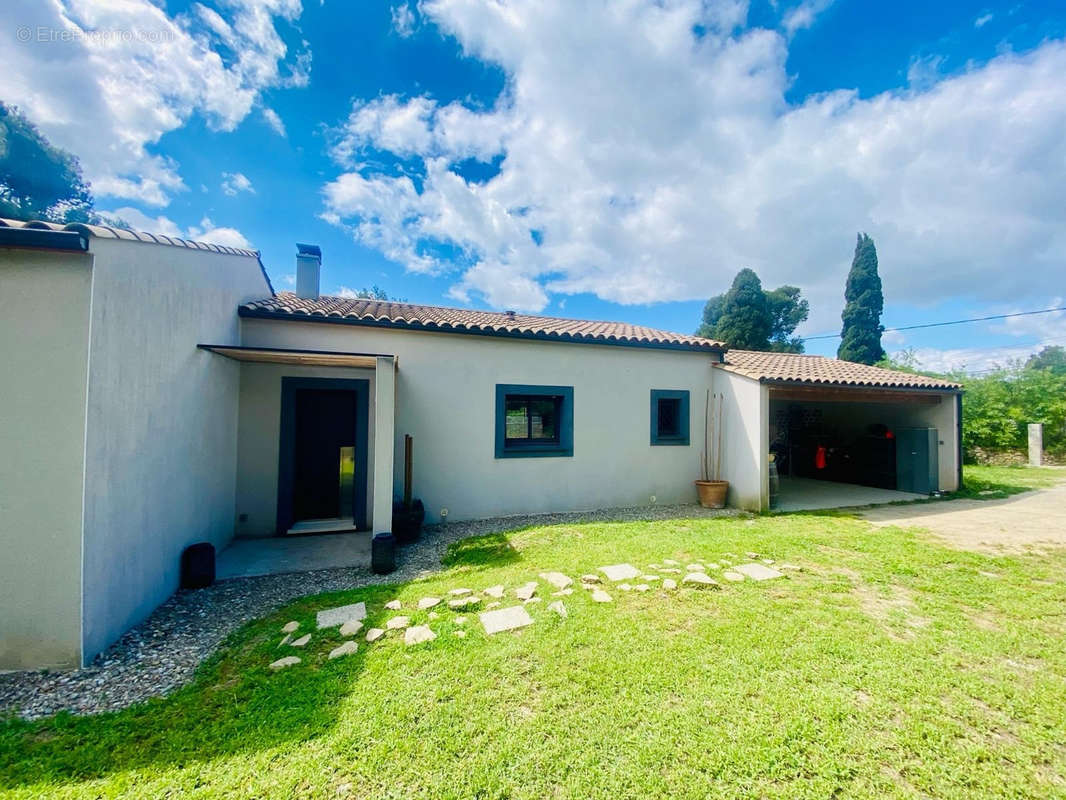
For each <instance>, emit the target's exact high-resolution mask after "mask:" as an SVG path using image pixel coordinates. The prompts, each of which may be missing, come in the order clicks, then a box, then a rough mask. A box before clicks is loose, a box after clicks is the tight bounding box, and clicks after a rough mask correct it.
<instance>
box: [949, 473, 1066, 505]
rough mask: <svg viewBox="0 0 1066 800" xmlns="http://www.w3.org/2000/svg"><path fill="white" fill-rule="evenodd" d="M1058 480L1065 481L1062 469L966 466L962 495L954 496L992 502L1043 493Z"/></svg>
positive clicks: (959, 493)
mask: <svg viewBox="0 0 1066 800" xmlns="http://www.w3.org/2000/svg"><path fill="white" fill-rule="evenodd" d="M1062 480H1066V469H1055V468H1051V467H1035V468H1034V467H980V466H969V465H968V466H966V467H964V468H963V488H962V491H960V492H958V493H957V495H956V496H958V497H976V498H979V499H992V500H995V499H997V498H1004V497H1008V496H1010V495H1012V494H1018V493H1019V492H1028V491H1030V490H1031V489H1046V488H1047V487H1048V486H1051V485H1052V484H1054V483H1057V482H1058V481H1062Z"/></svg>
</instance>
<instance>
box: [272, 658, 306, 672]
mask: <svg viewBox="0 0 1066 800" xmlns="http://www.w3.org/2000/svg"><path fill="white" fill-rule="evenodd" d="M299 663H300V659H298V658H297V657H296V656H285V658H279V659H278V660H277V661H271V662H270V668H271V669H285V667H294V666H296V665H297V664H299Z"/></svg>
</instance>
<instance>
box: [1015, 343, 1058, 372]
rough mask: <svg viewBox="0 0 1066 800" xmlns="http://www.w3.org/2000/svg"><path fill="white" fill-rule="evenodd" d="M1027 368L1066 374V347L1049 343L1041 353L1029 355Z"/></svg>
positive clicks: (1026, 363)
mask: <svg viewBox="0 0 1066 800" xmlns="http://www.w3.org/2000/svg"><path fill="white" fill-rule="evenodd" d="M1025 368H1026V369H1046V370H1050V371H1051V372H1052V373H1053V374H1055V375H1066V348H1063V347H1062V346H1061V345H1057V344H1056V345H1047V346H1046V347H1044V349H1043V350H1041V351H1040V352H1039V353H1034V354H1033V355H1031V356H1029V360H1028V361H1026V362H1025Z"/></svg>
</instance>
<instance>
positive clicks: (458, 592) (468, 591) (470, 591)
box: [448, 589, 474, 597]
mask: <svg viewBox="0 0 1066 800" xmlns="http://www.w3.org/2000/svg"><path fill="white" fill-rule="evenodd" d="M473 593H474V590H473V589H452V590H451V591H449V592H448V594H450V595H451V596H452V597H463V596H464V595H468V594H473Z"/></svg>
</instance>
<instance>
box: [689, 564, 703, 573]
mask: <svg viewBox="0 0 1066 800" xmlns="http://www.w3.org/2000/svg"><path fill="white" fill-rule="evenodd" d="M685 569H687V570H688V571H689V572H703V571H704V566H703V564H689V565H688V566H687V567H685Z"/></svg>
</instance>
